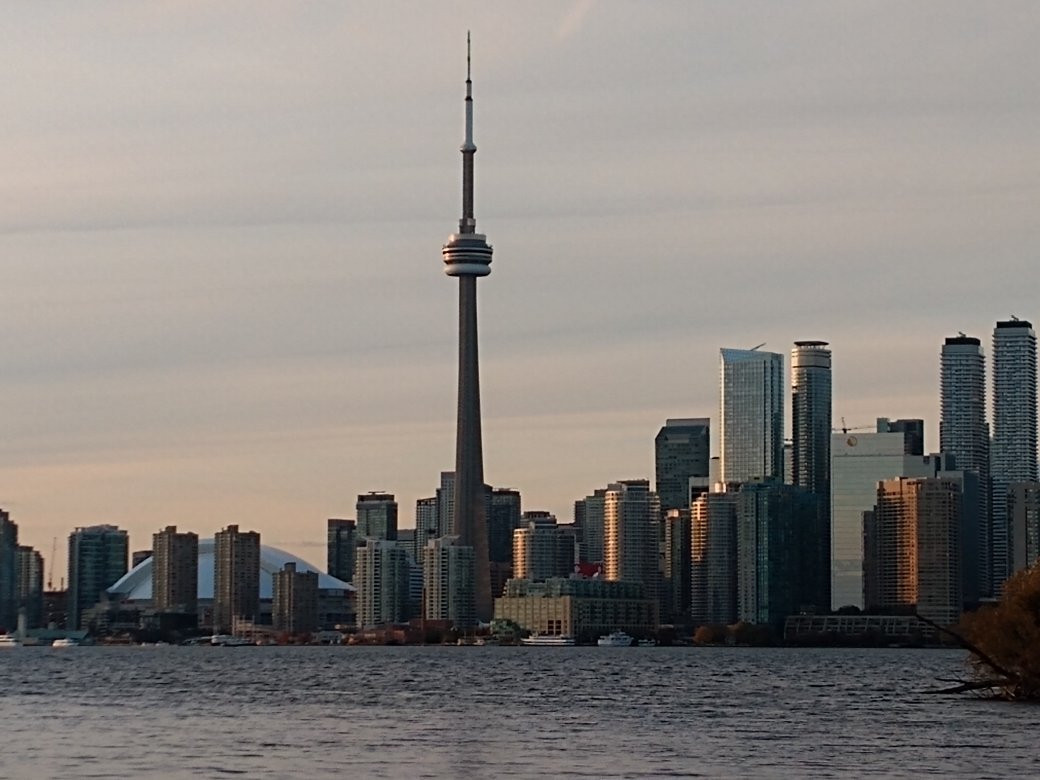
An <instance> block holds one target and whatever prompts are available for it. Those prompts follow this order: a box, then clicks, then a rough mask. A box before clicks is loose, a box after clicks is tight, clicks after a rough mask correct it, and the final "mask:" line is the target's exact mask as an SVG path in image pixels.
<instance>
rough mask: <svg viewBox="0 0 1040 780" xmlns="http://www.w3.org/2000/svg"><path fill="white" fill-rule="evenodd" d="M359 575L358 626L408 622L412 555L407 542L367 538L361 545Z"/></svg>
mask: <svg viewBox="0 0 1040 780" xmlns="http://www.w3.org/2000/svg"><path fill="white" fill-rule="evenodd" d="M356 575H357V576H356V577H355V580H354V587H356V588H357V592H356V594H355V598H356V601H357V624H358V628H360V629H365V628H374V627H376V626H382V625H387V624H391V623H404V622H406V621H407V620H409V619H410V618H411V614H410V612H409V588H410V581H411V556H410V555H409V554H408V550H406V549H405V548H404V546H403V545H401V544H399V543H397V542H391V541H387V540H385V539H367V540H366V541H365V544H364V545H363V546H362V547H358V551H357V569H356Z"/></svg>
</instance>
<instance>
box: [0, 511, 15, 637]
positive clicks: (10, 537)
mask: <svg viewBox="0 0 1040 780" xmlns="http://www.w3.org/2000/svg"><path fill="white" fill-rule="evenodd" d="M17 619H18V525H17V524H16V523H15V522H14V521H13V520H11V516H10V515H9V514H8V513H7V512H5V511H4V510H2V509H0V628H4V629H6V630H7V631H11V632H13V631H14V628H15V623H16V621H17Z"/></svg>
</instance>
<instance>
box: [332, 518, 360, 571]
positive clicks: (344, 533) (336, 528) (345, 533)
mask: <svg viewBox="0 0 1040 780" xmlns="http://www.w3.org/2000/svg"><path fill="white" fill-rule="evenodd" d="M357 540H358V534H357V523H356V522H355V521H354V520H344V519H340V518H334V517H330V518H329V520H328V528H327V531H326V544H327V559H328V565H327V568H326V571H328V573H329V574H330V575H332V576H333V577H335V578H336V579H338V580H342V581H343V582H353V581H354V561H355V559H356V557H357Z"/></svg>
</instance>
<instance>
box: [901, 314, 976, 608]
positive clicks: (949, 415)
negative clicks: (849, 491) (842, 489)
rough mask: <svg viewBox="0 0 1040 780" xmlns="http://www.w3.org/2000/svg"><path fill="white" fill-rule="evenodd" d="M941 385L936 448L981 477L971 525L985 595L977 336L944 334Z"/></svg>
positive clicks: (962, 467) (960, 465) (961, 466)
mask: <svg viewBox="0 0 1040 780" xmlns="http://www.w3.org/2000/svg"><path fill="white" fill-rule="evenodd" d="M939 387H940V390H939V392H940V404H939V405H940V410H939V413H940V421H939V450H940V451H941V452H944V453H947V454H949V455H953V457H954V460H955V463H956V466H957V468H958V469H963V470H964V471H972V472H974V473H975V474H977V475H978V478H979V510H978V511H979V518H978V522H977V524H976V525H975V527H976V528H977V529H978V530H977V534H978V539H977V540H976V545H975V546H976V549H977V550H978V564H977V570H978V575H979V577H978V587H979V591H980V593H981V595H983V596H988V595H990V594H991V593H992V592H993V583H992V579H993V566H992V562H991V561H992V557H991V556H992V550H993V532H992V524H991V512H990V501H989V484H990V452H989V450H990V441H989V425H987V424H986V357H985V355H984V354H983V351H982V344H981V342H980V341H979V340H978V339H977V338H974V337H973V336H965V335H964V334H963V333H961V334H959V335H957V336H951V337H950V338H948V339H946V342H945V343H944V344H943V347H942V357H941V364H940V375H939ZM892 476H895V475H892ZM901 476H911V475H909V474H904V475H901Z"/></svg>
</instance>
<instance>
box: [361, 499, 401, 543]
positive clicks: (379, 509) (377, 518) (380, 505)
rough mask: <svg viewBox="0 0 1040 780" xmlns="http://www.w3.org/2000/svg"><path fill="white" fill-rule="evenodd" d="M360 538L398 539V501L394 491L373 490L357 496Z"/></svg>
mask: <svg viewBox="0 0 1040 780" xmlns="http://www.w3.org/2000/svg"><path fill="white" fill-rule="evenodd" d="M356 509H357V535H358V538H359V539H386V540H388V541H391V542H392V541H396V540H397V501H396V500H395V499H394V496H393V494H392V493H380V492H378V491H373V492H371V493H365V494H362V495H360V496H358V497H357V505H356Z"/></svg>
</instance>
